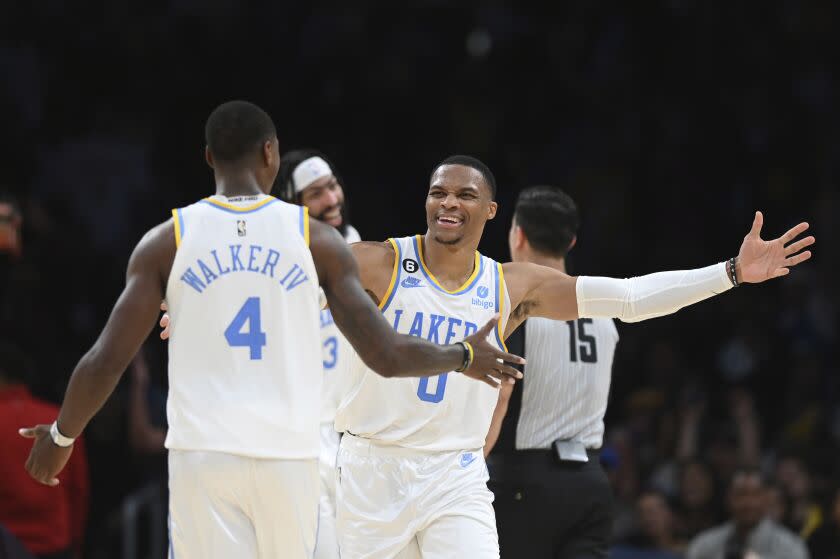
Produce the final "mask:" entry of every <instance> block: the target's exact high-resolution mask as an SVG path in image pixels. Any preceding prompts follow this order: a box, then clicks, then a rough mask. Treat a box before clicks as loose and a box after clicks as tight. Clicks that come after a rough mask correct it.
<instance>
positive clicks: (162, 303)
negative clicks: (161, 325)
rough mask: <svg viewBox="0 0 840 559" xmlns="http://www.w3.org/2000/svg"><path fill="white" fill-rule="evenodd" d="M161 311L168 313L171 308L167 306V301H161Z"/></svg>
mask: <svg viewBox="0 0 840 559" xmlns="http://www.w3.org/2000/svg"><path fill="white" fill-rule="evenodd" d="M160 310H162V311H163V312H166V311H168V310H169V307H167V306H166V301H161V302H160Z"/></svg>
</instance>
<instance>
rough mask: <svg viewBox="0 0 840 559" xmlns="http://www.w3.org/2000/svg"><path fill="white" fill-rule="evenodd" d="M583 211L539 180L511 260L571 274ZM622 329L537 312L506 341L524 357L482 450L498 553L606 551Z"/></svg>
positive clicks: (523, 211) (579, 556)
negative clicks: (609, 430) (608, 419)
mask: <svg viewBox="0 0 840 559" xmlns="http://www.w3.org/2000/svg"><path fill="white" fill-rule="evenodd" d="M578 221H579V219H578V212H577V207H576V206H575V203H574V201H573V200H572V199H571V198H570V197H569V196H568V195H567V194H566V193H564V192H563V191H561V190H559V189H557V188H552V187H547V186H538V187H532V188H528V189H526V190H523V191H522V192H521V193H520V195H519V198H518V200H517V202H516V209H515V213H514V218H513V223H512V225H511V229H510V235H509V238H508V242H509V244H510V252H511V257H512V259H513V261H514V262H533V263H535V264H540V265H543V266H548V267H550V268H555V269H557V270H560V271H562V272H565V271H566V265H565V257H566V253H568V251H569V250H571V248H572V247H573V246H574V245H575V241H576V240H577V238H576V233H577V227H578ZM617 343H618V332H617V331H616V328H615V325H614V324H613V321H612V320H610V319H591V318H580V319H578V320H570V321H556V320H548V319H544V318H531V319H529V320H527V321H526V322H525V323H523V324H522V325H521V326H520V327H519V328H518V329H517V330H516V332H514V333H513V335H512V336H511V337H510V338H508V341H507V345H508V348H509V350H510V351H511V352H513V353H515V354H517V355H522V356H523V357H525V358H526V359H527V360H528V364H527V365H526V366H525V378H524V379H523V380H521V381H518V382H517V383H516V384H515V385H514V386H513V387H512V388H511V387H510V386H508V385H503V386H502V389H501V392H500V394H499V403H498V405H497V407H496V412H495V413H494V415H493V423H492V424H491V427H490V432H489V434H488V436H487V446H486V447H485V454H486V453H488V452H490V450H491V449H492V453H491V454H490V456H489V458H488V467H489V469H490V484H489V485H490V489H492V491H493V493H494V494H495V501H494V503H493V505H494V507H495V509H496V523H497V525H498V530H499V545H500V548H501V557H502V559H506V558H518V557H529V558H534V559H543V558H545V559H549V558H551V559H589V558H597V557H607V554H608V545H609V538H610V533H611V530H612V492H611V489H610V486H609V482H608V480H607V477H606V474H605V473H604V471H603V470H602V469H601V465H600V463H599V454H600V448H601V443H602V440H603V434H604V413H605V412H606V409H607V396H608V395H609V389H610V377H611V369H612V362H613V354H614V353H615V346H616V344H617Z"/></svg>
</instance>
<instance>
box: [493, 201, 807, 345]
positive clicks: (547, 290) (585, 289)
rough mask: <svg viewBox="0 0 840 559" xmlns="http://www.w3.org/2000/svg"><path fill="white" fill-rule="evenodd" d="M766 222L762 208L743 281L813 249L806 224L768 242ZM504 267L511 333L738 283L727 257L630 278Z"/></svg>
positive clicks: (652, 313)
mask: <svg viewBox="0 0 840 559" xmlns="http://www.w3.org/2000/svg"><path fill="white" fill-rule="evenodd" d="M763 222H764V217H763V216H762V214H761V212H756V214H755V219H754V221H753V226H752V229H751V230H750V232H749V233H748V234H747V236H746V237H744V242H743V243H742V244H741V249H740V251H739V253H738V257H737V259H736V262H737V264H736V267H735V275H736V278H737V282H738V283H739V284H740V283H760V282H763V281H767V280H768V279H772V278H777V277H781V276H785V275H787V274H788V273H789V272H790V268H791V267H792V266H796V265H797V264H799V263H801V262H804V261H805V260H808V259H809V258H810V257H811V252H810V251H807V250H806V251H804V252H803V249H805V248H806V247H808V246H810V245H812V244H814V241H815V239H814V237H811V236H809V237H805V238H803V239H799V240H796V239H797V237H799V235H801V234H802V233H804V232H805V231H806V230H807V229H808V224H807V223H800V224H799V225H797V226H796V227H793V228H792V229H790V230H789V231H788V232H787V233H785V234H784V235H782V236H781V237H779V238H777V239H773V240H771V241H765V240H763V239H762V238H761V227H762V225H763ZM504 272H505V276H506V277H508V278H510V279H509V280H508V286H509V289H510V294H511V299H512V303H511V306H512V308H513V309H514V311H513V314H512V320H511V321H510V322H509V323H508V327H507V330H508V332H512V331H513V330H514V329H515V328H516V327H517V326H518V325H519V324H520V323H521V322H522V321H523V320H525V319H526V318H528V317H529V316H541V317H545V318H551V319H554V320H572V319H575V318H578V317H593V318H594V317H606V318H620V319H621V320H623V321H625V322H636V321H640V320H646V319H648V318H654V317H657V316H663V315H666V314H671V313H674V312H676V311H678V310H679V309H681V308H683V307H685V306H688V305H691V304H694V303H697V302H699V301H703V300H704V299H708V298H709V297H712V296H714V295H718V294H720V293H722V292H724V291H726V290H728V289H730V288H732V286H733V283H732V281H731V279H730V277H731V273H732V270H731V269H730V264H729V262H728V261H727V262H726V263H721V264H716V265H713V266H708V267H706V268H699V269H695V270H680V271H672V272H660V273H657V274H650V275H647V276H640V277H635V278H629V279H613V278H601V277H579V278H574V277H571V276H567V275H566V274H563V273H561V272H558V271H557V270H553V269H551V268H546V267H543V266H536V265H534V264H513V263H511V264H505V268H504Z"/></svg>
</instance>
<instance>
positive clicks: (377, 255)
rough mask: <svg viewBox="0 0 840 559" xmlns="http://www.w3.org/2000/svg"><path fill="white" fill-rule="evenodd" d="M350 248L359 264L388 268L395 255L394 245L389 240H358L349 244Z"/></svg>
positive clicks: (392, 264)
mask: <svg viewBox="0 0 840 559" xmlns="http://www.w3.org/2000/svg"><path fill="white" fill-rule="evenodd" d="M350 249H351V250H352V251H353V255H354V256H355V257H356V260H358V261H359V264H360V265H362V264H364V265H373V266H377V267H380V266H381V267H384V268H387V269H388V270H390V269H391V268H393V267H394V261H395V260H396V257H397V253H396V251H395V250H394V245H393V244H392V243H391V242H390V241H382V242H374V241H360V242H358V243H353V244H351V245H350Z"/></svg>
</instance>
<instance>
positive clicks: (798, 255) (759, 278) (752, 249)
mask: <svg viewBox="0 0 840 559" xmlns="http://www.w3.org/2000/svg"><path fill="white" fill-rule="evenodd" d="M763 224H764V216H763V215H762V214H761V212H755V219H754V220H753V224H752V229H750V232H749V233H747V236H746V237H744V242H743V243H742V244H741V250H740V251H739V252H738V265H737V266H736V273H737V276H738V281H739V282H746V283H761V282H763V281H767V280H769V279H772V278H778V277H781V276H786V275H787V274H788V273H790V267H791V266H796V265H797V264H799V263H801V262H805V261H806V260H808V259H809V258H811V251H810V250H806V251H804V252H800V251H801V250H802V249H804V248H805V247H808V246H810V245H812V244H814V242H815V241H816V239H814V237H812V236H808V237H805V238H804V239H800V240H798V241H796V242H792V241H794V240H795V239H796V238H797V237H798V236H799V235H801V234H802V233H804V232H805V231H807V230H808V224H807V223H804V222H803V223H800V224H799V225H797V226H796V227H793V228H791V229H790V230H788V232H787V233H785V234H784V235H782V236H781V237H779V238H777V239H773V240H772V241H765V240H763V239H762V238H761V226H762V225H763ZM788 243H790V244H788Z"/></svg>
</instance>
